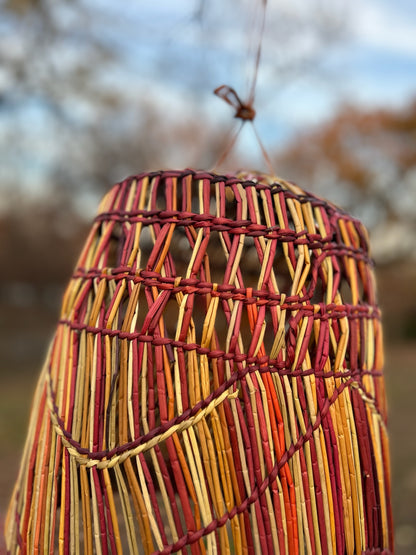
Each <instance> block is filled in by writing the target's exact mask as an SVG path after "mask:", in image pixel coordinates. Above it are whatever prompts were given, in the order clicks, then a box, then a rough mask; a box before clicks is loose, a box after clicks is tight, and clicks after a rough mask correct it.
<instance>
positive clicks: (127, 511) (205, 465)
mask: <svg viewBox="0 0 416 555" xmlns="http://www.w3.org/2000/svg"><path fill="white" fill-rule="evenodd" d="M382 367H383V349H382V332H381V325H380V312H379V309H378V308H377V305H376V299H375V285H374V276H373V269H372V262H371V260H370V258H369V255H368V248H367V235H366V232H365V230H364V228H363V227H362V225H361V224H360V223H359V222H358V221H356V220H354V219H353V218H351V217H350V216H348V215H347V214H345V213H343V212H342V211H340V210H339V209H337V208H336V207H334V206H333V205H331V204H329V203H327V202H325V201H323V200H321V199H318V198H316V197H314V196H312V195H310V194H308V193H305V192H304V191H302V190H301V189H299V188H298V187H296V186H294V185H292V184H289V183H286V182H284V181H282V180H279V179H277V178H270V177H267V176H258V175H246V174H242V175H238V176H227V177H224V176H217V175H212V174H208V173H195V172H192V171H189V170H187V171H184V172H174V171H171V172H157V173H151V174H142V175H139V176H137V177H134V178H130V179H128V180H126V181H124V182H122V183H120V184H118V185H116V186H115V187H114V188H113V189H112V190H111V191H110V192H109V193H108V194H107V196H106V197H105V198H104V200H103V202H102V204H101V207H100V211H99V214H98V216H97V218H96V220H95V222H94V225H93V228H92V230H91V233H90V235H89V237H88V239H87V242H86V245H85V248H84V250H83V252H82V254H81V257H80V259H79V262H78V265H77V267H76V269H75V273H74V275H73V277H72V280H71V282H70V284H69V286H68V288H67V290H66V293H65V296H64V299H63V305H62V312H61V316H60V320H59V323H58V327H57V331H56V335H55V337H54V340H53V342H52V345H51V348H50V352H49V354H48V357H47V360H46V363H45V367H44V369H43V372H42V375H41V378H40V381H39V385H38V388H37V392H36V395H35V399H34V403H33V409H32V415H31V421H30V428H29V433H28V438H27V442H26V447H25V450H24V454H23V459H22V465H21V470H20V474H19V478H18V481H17V484H16V488H15V492H14V495H13V498H12V502H11V505H10V510H9V514H8V520H7V526H6V528H7V530H6V536H7V545H8V549H9V550H10V552H11V553H30V554H32V553H55V552H58V550H59V553H81V552H82V553H103V554H105V553H121V552H122V550H124V551H125V552H131V553H146V554H150V553H163V554H168V553H174V552H178V551H179V552H182V553H192V554H193V555H196V554H199V553H201V554H203V553H236V554H243V553H244V554H249V553H256V554H259V555H260V554H261V555H264V554H275V553H290V554H296V553H307V554H315V553H334V554H342V553H348V554H352V553H361V552H366V553H374V554H375V553H382V552H384V553H388V552H390V551H389V550H392V523H391V511H390V484H389V450H388V438H387V432H386V407H385V392H384V382H383V376H382ZM383 550H384V551H383Z"/></svg>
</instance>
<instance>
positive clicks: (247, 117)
mask: <svg viewBox="0 0 416 555" xmlns="http://www.w3.org/2000/svg"><path fill="white" fill-rule="evenodd" d="M260 1H261V5H262V9H261V22H260V26H259V30H258V34H257V44H256V48H255V54H254V63H253V73H252V76H251V78H250V79H249V86H248V91H249V92H248V96H247V100H246V101H243V100H242V99H241V98H240V96H239V95H238V94H237V92H236V91H235V89H233V88H232V87H230V86H228V85H221V86H219V87H217V88H216V89H215V90H214V94H215V95H217V96H218V97H219V98H222V99H223V100H224V101H225V102H227V104H229V105H230V106H232V107H233V108H234V110H235V113H234V117H235V118H237V119H240V120H241V124H240V125H239V127H238V128H237V130H236V131H235V132H234V133H233V135H232V138H231V140H230V141H229V142H228V144H227V146H226V147H225V149H224V152H223V153H222V154H221V156H220V158H219V159H218V161H217V163H216V164H215V166H214V169H216V168H218V167H219V166H220V165H221V164H222V163H223V162H224V161H225V160H226V158H227V157H228V156H229V154H230V152H231V151H232V149H233V148H234V145H235V143H236V141H237V139H238V137H239V135H240V133H241V130H242V128H243V127H244V124H245V123H246V122H250V124H251V125H252V127H253V131H254V134H255V137H256V139H257V142H258V144H259V146H260V150H261V153H262V155H263V158H264V160H265V162H266V164H267V167H268V169H269V171H270V173H271V174H272V175H273V174H274V169H273V165H272V163H271V160H270V157H269V155H268V153H267V150H266V148H265V147H264V145H263V142H262V141H261V138H260V135H259V133H258V131H257V129H256V126H255V125H254V118H255V117H256V110H255V109H254V101H255V96H256V86H257V79H258V72H259V66H260V59H261V51H262V45H263V36H264V28H265V23H266V11H267V0H260ZM249 35H250V34H249ZM249 57H251V55H250V50H249Z"/></svg>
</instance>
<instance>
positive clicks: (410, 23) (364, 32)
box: [350, 0, 416, 56]
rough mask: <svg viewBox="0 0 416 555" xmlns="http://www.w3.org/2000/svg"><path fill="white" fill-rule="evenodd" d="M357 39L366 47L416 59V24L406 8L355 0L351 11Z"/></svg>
mask: <svg viewBox="0 0 416 555" xmlns="http://www.w3.org/2000/svg"><path fill="white" fill-rule="evenodd" d="M350 17H351V28H352V30H353V33H354V35H355V37H356V38H357V39H358V40H359V41H360V42H361V43H364V44H365V45H367V46H372V47H375V48H378V49H382V50H389V51H391V52H396V53H398V54H405V55H415V56H416V30H415V28H416V20H415V18H414V17H412V16H410V17H409V14H408V13H407V10H406V9H405V7H404V6H403V4H400V3H396V2H388V3H387V2H384V1H380V0H378V1H376V0H365V1H364V2H363V1H359V0H355V2H353V4H352V6H351V10H350Z"/></svg>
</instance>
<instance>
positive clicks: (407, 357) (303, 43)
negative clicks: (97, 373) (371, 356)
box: [0, 0, 416, 555]
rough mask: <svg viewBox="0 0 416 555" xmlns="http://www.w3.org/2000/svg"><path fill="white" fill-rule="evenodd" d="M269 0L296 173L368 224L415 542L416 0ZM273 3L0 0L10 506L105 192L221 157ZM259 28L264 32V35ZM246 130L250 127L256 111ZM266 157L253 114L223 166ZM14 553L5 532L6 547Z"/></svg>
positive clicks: (401, 476) (270, 120)
mask: <svg viewBox="0 0 416 555" xmlns="http://www.w3.org/2000/svg"><path fill="white" fill-rule="evenodd" d="M307 4H308V5H307V7H305V3H303V2H298V1H291V2H289V0H287V1H285V0H276V1H275V2H270V6H269V8H268V19H267V25H266V30H265V35H264V44H263V58H262V64H261V66H260V72H259V80H258V88H257V98H256V109H257V112H258V116H257V119H256V126H257V129H258V131H259V133H260V136H261V138H262V141H263V142H264V144H265V146H266V149H267V151H268V153H269V155H270V158H271V160H272V163H273V166H274V168H275V170H276V173H277V174H278V175H281V176H282V177H284V178H286V179H289V180H293V181H296V182H298V183H299V184H300V185H301V186H302V187H303V188H305V189H306V190H310V191H311V192H314V193H316V194H318V195H321V196H325V197H326V198H328V199H330V200H332V201H333V202H335V203H337V204H339V205H341V206H343V207H344V208H345V209H346V210H348V211H349V212H351V213H353V214H354V215H355V216H357V217H358V218H360V219H361V220H363V221H364V223H365V224H366V226H367V227H368V229H369V232H370V237H371V245H372V251H373V257H374V259H375V264H376V269H377V278H378V291H379V301H380V304H381V307H382V310H383V316H384V330H385V349H386V381H387V393H388V400H389V407H390V434H391V452H392V462H393V506H394V516H395V524H396V552H397V553H398V554H399V555H410V554H413V553H415V552H416V440H415V437H414V436H415V432H414V422H415V417H416V408H415V407H416V403H415V398H416V248H415V247H416V241H415V237H416V35H415V33H414V28H415V25H416V8H415V5H414V3H413V2H412V1H411V0H407V1H406V0H400V1H399V2H397V3H395V5H394V6H392V5H391V4H392V3H391V2H388V1H387V0H379V1H377V2H376V1H373V0H364V1H362V2H358V0H350V1H349V2H347V1H346V0H345V1H343V0H339V2H337V3H334V2H329V1H325V0H310V2H308V3H307ZM259 5H261V2H260V1H259V2H257V1H256V0H250V1H249V0H247V1H246V0H244V2H237V0H225V1H223V2H221V1H220V0H193V1H191V0H180V1H177V2H168V1H167V0H165V1H158V2H153V3H151V2H144V1H142V0H129V1H126V2H124V3H123V11H121V9H120V5H119V4H114V3H110V2H109V1H108V0H72V1H69V0H60V1H58V2H51V1H48V0H7V1H4V2H0V268H1V271H0V444H1V446H2V448H1V451H0V516H2V515H4V513H5V510H6V507H7V502H8V498H9V495H10V493H11V487H12V484H13V481H14V479H15V477H16V473H17V469H18V468H17V467H18V460H19V455H20V452H21V449H22V445H23V441H24V437H25V434H26V427H27V420H28V415H29V409H30V403H31V398H32V394H33V389H34V386H35V383H36V379H37V376H38V374H39V371H40V368H41V366H42V362H43V358H44V356H45V354H46V349H47V346H48V342H49V340H50V338H51V336H52V334H53V331H54V328H55V325H56V321H57V319H58V317H59V306H60V299H61V295H62V292H63V290H64V287H65V285H66V283H67V281H68V278H69V276H70V275H71V271H72V268H73V266H74V264H75V262H76V258H77V256H78V254H79V251H80V248H81V246H82V244H83V241H84V239H85V236H86V233H87V231H88V229H89V225H90V222H91V219H92V217H93V215H94V213H95V210H96V208H97V205H98V201H99V198H100V197H101V196H102V194H103V193H104V192H105V191H106V190H108V188H109V187H110V186H111V184H112V183H114V182H115V181H117V180H120V179H122V178H124V177H126V176H127V175H130V174H132V173H137V172H140V171H143V170H148V169H159V168H167V167H174V168H182V167H194V168H204V169H210V168H212V167H213V166H214V164H215V161H216V160H217V159H218V157H219V155H220V154H221V152H222V151H223V149H224V147H225V145H226V143H227V137H228V132H229V131H230V130H231V129H233V125H232V124H233V122H232V112H231V109H230V107H229V106H227V105H226V104H225V103H224V104H223V103H221V101H220V100H219V99H218V98H216V97H214V96H213V95H212V90H213V89H214V88H215V87H217V86H219V85H221V84H222V83H226V84H227V85H230V86H233V87H235V88H236V90H237V91H238V92H239V94H241V96H243V97H244V94H245V91H246V90H247V80H249V79H250V72H251V70H252V60H253V47H255V44H253V41H252V40H250V36H253V37H256V36H257V29H258V25H259V11H258V6H259ZM254 43H255V40H254ZM246 127H247V126H246ZM242 167H244V168H250V167H256V168H259V169H263V170H264V169H265V168H264V162H263V160H262V157H261V153H260V151H259V148H258V145H257V143H256V141H255V137H254V134H253V133H252V132H251V130H250V128H248V127H247V128H245V129H244V130H243V133H242V135H241V137H240V139H239V142H238V143H237V145H236V149H235V150H234V151H233V152H232V154H231V155H230V157H229V159H228V160H227V162H226V164H225V165H224V167H221V168H220V170H222V171H226V170H227V169H228V170H230V171H232V170H235V169H238V168H242ZM0 552H1V548H0Z"/></svg>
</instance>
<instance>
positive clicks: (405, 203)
mask: <svg viewBox="0 0 416 555" xmlns="http://www.w3.org/2000/svg"><path fill="white" fill-rule="evenodd" d="M275 167H276V168H278V171H279V173H282V174H283V175H289V176H290V177H291V179H293V180H294V181H298V182H299V183H302V184H303V185H304V186H305V187H307V188H309V189H310V190H312V191H314V192H316V193H318V194H321V195H325V196H329V197H330V198H331V199H332V200H333V201H334V202H336V203H338V204H340V205H341V206H343V207H344V208H345V209H346V210H348V211H350V212H352V213H353V214H355V215H356V216H357V217H359V218H360V219H362V220H363V221H364V222H365V223H366V225H367V227H368V228H369V229H370V231H371V232H372V243H373V251H374V254H375V256H376V257H377V259H378V261H379V263H382V262H391V261H392V260H394V259H397V258H403V257H409V256H410V257H412V256H413V257H414V254H412V252H414V249H412V246H411V245H412V243H413V238H414V236H415V232H416V100H415V101H412V102H410V103H409V104H408V105H406V106H404V107H403V108H401V109H397V110H393V109H390V110H388V109H375V110H368V111H366V110H362V109H358V108H354V107H352V106H345V107H344V108H343V109H341V110H340V112H339V113H338V115H336V116H335V117H334V118H333V119H332V120H330V121H329V122H327V123H326V124H324V125H321V126H319V127H317V128H316V129H314V130H312V131H309V132H307V133H305V134H303V135H301V136H300V137H298V138H297V139H296V140H295V141H294V142H293V143H292V144H290V145H289V146H287V148H285V150H284V151H283V152H282V153H279V154H277V155H276V165H275Z"/></svg>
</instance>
